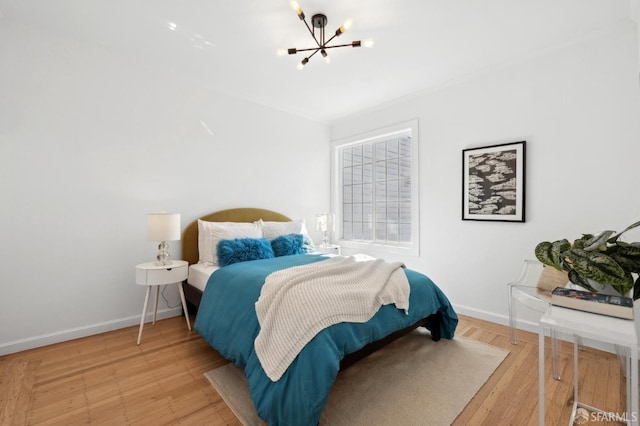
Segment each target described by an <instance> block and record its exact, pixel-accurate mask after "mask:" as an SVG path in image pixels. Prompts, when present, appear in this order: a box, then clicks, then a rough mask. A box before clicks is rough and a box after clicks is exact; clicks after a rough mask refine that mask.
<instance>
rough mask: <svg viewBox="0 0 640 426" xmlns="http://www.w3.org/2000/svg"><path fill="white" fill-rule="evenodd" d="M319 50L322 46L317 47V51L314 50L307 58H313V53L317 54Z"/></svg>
mask: <svg viewBox="0 0 640 426" xmlns="http://www.w3.org/2000/svg"><path fill="white" fill-rule="evenodd" d="M319 51H320V48H319V47H318V48H317V49H315V52H313V53H312V54H311V55H309V56H307V59H311V58H312V57H313V55H315V54H316V53H318V52H319Z"/></svg>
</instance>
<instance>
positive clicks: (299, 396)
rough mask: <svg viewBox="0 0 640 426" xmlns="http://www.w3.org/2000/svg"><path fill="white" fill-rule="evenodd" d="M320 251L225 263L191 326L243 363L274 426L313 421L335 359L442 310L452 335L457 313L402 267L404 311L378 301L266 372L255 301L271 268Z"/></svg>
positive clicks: (259, 406) (261, 410) (301, 261)
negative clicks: (362, 318)
mask: <svg viewBox="0 0 640 426" xmlns="http://www.w3.org/2000/svg"><path fill="white" fill-rule="evenodd" d="M326 259H327V257H324V256H322V255H310V254H307V255H298V256H282V257H276V258H273V259H261V260H252V261H248V262H239V263H234V264H232V265H228V266H224V267H222V268H220V269H218V270H217V271H215V272H214V273H213V274H212V275H211V277H210V278H209V281H208V283H207V286H206V288H205V291H204V294H203V297H202V301H201V303H200V307H199V310H198V315H197V317H196V321H195V329H196V331H197V332H198V333H200V335H202V337H204V339H205V340H206V341H207V342H208V343H209V344H210V345H211V346H212V347H214V348H215V349H216V350H218V351H219V352H220V354H222V356H224V357H225V358H227V359H229V360H231V361H233V362H234V363H235V364H236V365H238V366H239V367H241V368H243V369H244V374H245V377H246V378H247V381H248V384H249V389H250V392H251V398H252V399H253V401H254V404H255V406H256V410H257V412H258V415H259V416H260V417H261V418H262V419H264V420H265V421H266V422H267V423H269V424H270V425H272V426H276V425H284V426H304V425H310V426H313V425H317V424H318V420H319V419H320V415H321V414H322V410H323V408H324V406H325V403H326V401H327V398H328V395H329V389H330V388H331V385H332V384H333V382H334V381H335V379H336V376H337V374H338V371H339V369H340V360H341V359H342V358H343V357H344V356H345V355H346V354H349V353H352V352H355V351H357V350H358V349H360V348H362V347H363V346H365V345H366V344H368V343H371V342H373V341H376V340H380V339H382V338H384V337H385V336H387V335H389V334H391V333H392V332H394V331H397V330H400V329H402V328H405V327H408V326H410V325H412V324H414V323H415V322H417V321H418V320H420V319H422V318H426V317H428V316H429V315H432V314H434V313H436V312H438V311H439V312H441V314H442V321H441V325H440V326H441V330H440V331H441V335H442V337H444V338H447V339H450V338H452V337H453V335H454V331H455V328H456V325H457V323H458V317H457V315H456V313H455V312H454V310H453V308H452V307H451V304H450V303H449V300H448V299H447V297H446V296H445V295H444V293H442V291H441V290H440V289H439V288H438V287H437V286H436V285H435V284H434V283H433V282H432V281H431V280H430V279H429V278H428V277H426V276H425V275H423V274H421V273H418V272H415V271H412V270H410V269H405V273H406V275H407V278H408V279H409V284H410V288H411V295H410V298H409V313H408V315H406V314H405V313H404V312H403V311H401V310H399V309H397V308H396V307H395V306H394V305H386V306H383V307H382V308H380V310H379V311H378V313H377V314H376V315H375V316H374V317H373V318H372V319H371V320H369V321H368V322H366V323H339V324H336V325H333V326H331V327H329V328H326V329H324V330H323V331H321V332H320V333H319V334H317V335H316V336H315V338H314V339H313V340H311V342H309V343H308V344H307V346H305V348H304V349H303V350H302V352H300V354H299V355H298V357H297V358H296V360H294V362H293V363H292V364H291V365H290V366H289V369H288V370H287V371H286V372H285V373H284V375H283V376H282V377H281V378H280V380H278V381H277V382H272V381H271V380H270V379H269V378H268V377H267V375H266V374H265V372H264V370H263V369H262V366H261V364H260V361H259V360H258V357H257V355H256V352H255V349H254V340H255V338H256V337H257V335H258V332H259V331H260V325H259V324H258V318H257V316H256V311H255V302H256V301H257V300H258V297H259V296H260V289H261V287H262V285H263V283H264V281H265V278H266V277H267V275H269V274H270V273H272V272H274V271H277V270H280V269H284V268H289V267H293V266H299V265H305V264H309V263H312V262H319V261H322V260H326Z"/></svg>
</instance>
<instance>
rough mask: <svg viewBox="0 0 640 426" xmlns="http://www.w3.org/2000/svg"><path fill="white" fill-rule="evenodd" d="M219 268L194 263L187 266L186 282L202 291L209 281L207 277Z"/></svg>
mask: <svg viewBox="0 0 640 426" xmlns="http://www.w3.org/2000/svg"><path fill="white" fill-rule="evenodd" d="M219 268H220V267H219V266H206V265H204V264H202V263H194V264H193V265H191V266H189V277H188V278H187V282H188V283H189V284H191V285H192V286H194V287H195V288H197V289H198V290H200V291H204V288H205V287H206V286H207V281H209V277H210V276H211V274H213V272H214V271H215V270H216V269H219Z"/></svg>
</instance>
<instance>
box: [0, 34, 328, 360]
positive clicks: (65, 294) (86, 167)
mask: <svg viewBox="0 0 640 426" xmlns="http://www.w3.org/2000/svg"><path fill="white" fill-rule="evenodd" d="M0 57H1V58H2V60H0V93H1V95H0V194H2V208H0V235H2V238H3V242H2V243H0V265H1V267H0V288H1V295H0V324H2V327H0V354H2V353H7V352H12V351H16V350H21V349H26V348H29V347H32V346H36V345H41V344H46V343H51V342H55V341H60V340H65V339H68V338H72V337H77V336H82V335H86V334H91V333H95V332H101V331H104V330H108V329H113V328H118V327H122V326H125V325H130V324H136V323H137V322H138V321H139V316H140V312H141V310H142V302H143V295H144V288H142V287H139V286H137V285H136V284H135V283H134V273H135V265H136V264H137V263H141V262H145V261H149V260H152V259H153V257H154V255H155V245H154V244H153V243H149V242H146V241H145V213H149V212H157V211H161V210H167V211H171V212H178V213H181V214H182V225H183V227H184V226H186V225H187V224H188V223H189V222H190V221H192V220H195V219H196V218H197V217H198V216H200V215H202V214H205V213H208V212H211V211H215V210H218V209H224V208H231V207H247V206H250V207H262V208H268V209H273V210H277V211H280V212H283V213H285V214H287V215H289V216H291V217H293V218H306V220H307V221H308V222H310V221H313V220H315V213H316V212H318V211H326V210H327V209H328V206H329V184H328V181H329V166H328V164H329V146H328V140H329V127H328V125H326V124H320V123H317V122H313V121H309V120H306V119H302V118H299V117H294V116H291V115H289V114H286V113H283V112H279V111H276V110H273V109H270V108H266V107H263V106H259V105H256V104H251V103H248V102H245V101H242V100H238V99H234V98H231V97H228V96H224V95H221V94H219V93H214V92H211V91H208V90H206V89H204V88H202V87H197V86H195V85H192V84H190V83H189V82H185V81H181V80H180V79H179V77H178V76H174V75H171V74H169V73H163V72H161V71H156V70H154V69H152V68H151V67H148V66H146V64H144V63H140V62H138V61H137V60H136V58H127V57H123V56H117V55H114V54H112V53H110V52H108V51H106V50H103V49H101V48H98V47H97V46H87V45H83V44H81V43H79V42H75V41H71V40H68V39H62V38H56V37H54V36H52V35H50V34H43V33H38V32H35V31H34V30H27V29H24V28H17V27H9V26H8V25H7V24H4V23H0ZM170 59H171V58H167V60H170ZM171 253H172V256H173V257H174V258H179V257H180V249H179V243H177V242H176V243H172V244H171ZM173 287H175V286H173ZM166 293H167V296H168V299H169V301H170V303H171V305H172V306H174V305H178V304H179V303H178V298H177V293H176V291H175V289H173V288H171V289H170V290H168V291H167V292H166ZM161 309H165V312H164V313H165V315H175V314H177V313H178V310H177V309H174V310H166V306H165V305H164V304H161Z"/></svg>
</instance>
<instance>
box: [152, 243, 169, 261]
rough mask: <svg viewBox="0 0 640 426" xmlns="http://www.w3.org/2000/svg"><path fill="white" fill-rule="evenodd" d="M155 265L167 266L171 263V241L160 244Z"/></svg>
mask: <svg viewBox="0 0 640 426" xmlns="http://www.w3.org/2000/svg"><path fill="white" fill-rule="evenodd" d="M154 263H155V265H158V266H165V265H171V255H170V254H169V243H168V242H166V241H163V242H161V243H160V244H158V254H157V255H156V261H155V262H154Z"/></svg>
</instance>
